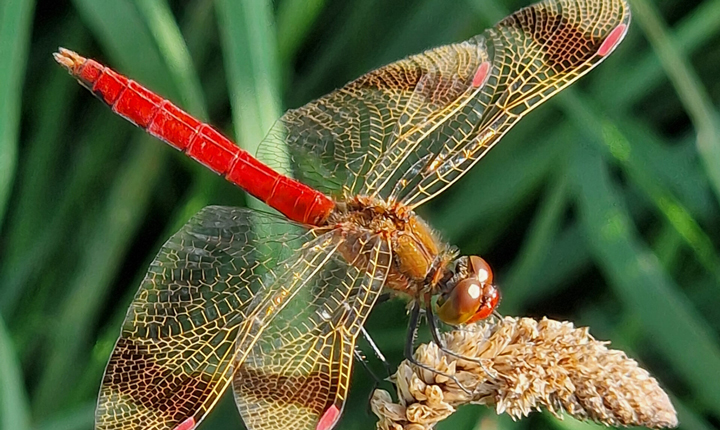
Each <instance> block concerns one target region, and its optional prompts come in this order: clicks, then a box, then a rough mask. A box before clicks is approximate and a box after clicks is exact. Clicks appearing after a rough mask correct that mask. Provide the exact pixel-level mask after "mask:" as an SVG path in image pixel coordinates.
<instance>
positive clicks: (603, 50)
mask: <svg viewBox="0 0 720 430" xmlns="http://www.w3.org/2000/svg"><path fill="white" fill-rule="evenodd" d="M626 31H627V24H620V25H618V26H617V27H615V28H614V29H613V31H611V32H610V34H609V35H608V37H607V38H606V39H605V40H604V41H603V43H602V45H600V49H598V55H599V56H601V57H604V56H606V55H608V54H610V53H611V52H612V51H613V49H615V47H616V46H618V45H619V44H620V42H621V41H622V40H623V37H625V33H626Z"/></svg>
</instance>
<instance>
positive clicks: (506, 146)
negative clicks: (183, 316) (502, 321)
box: [0, 0, 720, 430]
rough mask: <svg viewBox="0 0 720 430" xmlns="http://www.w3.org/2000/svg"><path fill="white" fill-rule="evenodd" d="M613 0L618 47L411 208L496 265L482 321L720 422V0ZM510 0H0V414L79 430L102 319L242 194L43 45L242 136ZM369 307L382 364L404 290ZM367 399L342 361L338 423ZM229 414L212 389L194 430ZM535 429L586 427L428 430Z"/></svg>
mask: <svg viewBox="0 0 720 430" xmlns="http://www.w3.org/2000/svg"><path fill="white" fill-rule="evenodd" d="M630 3H631V5H632V7H633V12H634V21H633V25H632V28H631V30H630V33H629V35H628V37H627V39H626V41H625V42H624V43H623V44H622V45H621V46H620V48H619V49H618V50H617V52H616V53H615V54H614V55H612V57H611V58H609V59H608V60H607V61H606V62H605V63H604V64H602V65H601V66H600V67H598V68H597V69H596V70H595V71H593V72H592V73H590V75H589V76H588V77H586V78H585V79H583V80H582V81H581V82H580V83H578V84H576V85H575V86H573V87H572V89H570V90H567V91H565V92H564V93H563V94H561V95H560V96H558V97H556V98H555V99H553V100H552V101H550V102H548V103H547V104H546V105H544V106H542V107H540V108H539V109H538V110H537V111H535V112H533V113H532V114H531V115H529V117H528V118H526V119H525V120H523V121H522V122H521V123H520V124H519V125H518V126H517V127H516V128H515V129H514V130H513V131H512V132H511V133H510V134H509V135H508V136H507V137H506V138H505V139H504V140H503V142H502V144H501V145H499V146H498V148H497V149H495V150H494V151H492V153H491V154H490V155H489V156H488V157H487V158H486V159H485V160H483V161H482V162H481V163H479V165H478V166H477V167H475V168H474V169H473V170H472V172H471V173H469V174H468V175H466V176H465V177H464V178H463V179H462V180H461V181H460V182H459V183H458V184H456V185H455V186H454V187H452V188H451V189H450V190H448V191H447V192H446V193H445V194H444V195H443V196H442V197H440V198H438V199H436V200H434V201H432V202H431V203H430V204H428V205H427V206H426V207H423V208H421V209H422V210H421V214H422V215H423V216H425V217H426V218H427V219H428V220H429V222H430V223H431V225H433V226H435V227H436V228H437V229H438V230H439V231H440V232H441V234H442V235H443V237H444V238H445V239H447V240H448V241H449V242H450V243H453V244H455V245H457V246H458V247H459V248H460V249H461V251H462V252H463V253H464V254H480V255H483V256H484V257H485V258H486V259H487V260H488V261H489V262H490V263H491V264H492V265H493V266H494V267H495V269H496V272H497V274H496V279H497V280H498V283H499V285H500V286H501V288H502V289H503V291H504V301H503V303H502V305H501V308H500V310H501V312H503V313H504V314H510V315H531V316H535V317H541V316H544V315H547V316H550V317H553V318H556V319H568V320H571V321H574V322H575V323H576V324H577V325H588V326H590V327H591V329H592V333H593V334H594V335H595V336H596V337H597V338H599V339H607V340H612V342H613V343H612V345H613V346H614V347H616V348H620V349H623V350H625V351H626V352H628V354H629V355H630V356H632V357H634V358H635V359H637V360H638V361H640V362H641V363H642V364H643V366H645V367H646V368H647V369H648V370H650V371H651V373H652V374H653V375H655V376H656V377H657V378H658V379H659V380H660V381H661V384H662V385H663V386H664V387H665V388H666V389H668V390H669V392H670V393H671V395H672V397H673V401H674V403H675V405H676V407H677V409H678V412H679V417H680V422H681V425H682V427H683V428H686V429H710V428H717V427H718V426H720V383H719V382H720V342H719V341H718V332H719V330H720V228H719V227H720V206H719V205H718V202H719V201H720V123H719V122H718V114H717V105H718V103H719V102H720V79H718V70H720V43H719V42H720V0H704V1H700V0H659V1H653V0H630ZM527 4H529V1H527V0H517V1H515V0H512V1H510V0H507V1H506V0H456V1H453V2H447V1H446V0H402V1H387V0H353V1H349V0H275V1H270V0H215V1H211V0H188V1H170V2H168V1H166V0H103V1H98V0H74V1H70V2H64V1H48V0H44V1H38V2H35V1H31V0H0V59H2V60H1V62H0V316H1V317H0V426H2V429H7V430H11V429H12V430H27V429H38V430H45V429H47V430H50V429H52V430H60V429H62V430H71V429H78V430H80V429H90V428H91V427H92V416H93V409H94V402H95V396H96V393H97V390H98V387H99V383H100V380H101V376H102V372H103V369H104V366H105V363H106V360H107V358H108V355H109V354H110V351H111V348H112V346H113V343H114V341H115V338H116V336H117V334H118V333H119V328H120V323H121V320H122V318H123V316H124V313H125V310H126V309H127V307H128V304H129V302H130V300H131V298H132V296H133V294H134V292H135V290H136V288H137V286H138V284H139V281H140V279H141V278H142V276H143V274H144V271H145V268H146V267H147V265H148V264H149V262H150V261H151V259H152V258H153V256H154V254H155V253H156V252H157V250H158V248H159V246H160V245H161V244H162V243H163V242H164V241H165V240H166V239H167V238H168V237H169V236H170V235H171V234H172V233H173V232H174V231H175V230H177V229H178V228H179V226H181V225H182V224H183V223H184V222H185V221H186V220H187V219H188V218H189V217H190V216H191V215H192V214H193V213H195V212H197V211H198V210H200V209H201V208H202V207H203V206H206V205H208V204H226V205H237V206H242V205H244V204H245V198H244V196H243V193H242V192H240V191H239V190H237V189H235V188H233V187H231V186H229V185H227V184H225V183H224V182H223V180H222V179H221V178H219V177H216V176H214V175H212V174H210V173H208V172H206V171H205V170H204V169H203V168H201V167H199V166H196V165H194V164H193V163H192V162H190V161H188V160H186V159H185V158H184V157H183V156H182V155H181V154H179V153H178V152H176V151H174V150H171V149H169V148H168V147H166V146H165V145H163V144H161V143H159V142H157V141H154V140H153V139H152V138H149V137H147V136H145V135H144V134H143V133H142V132H140V131H139V130H137V129H135V128H134V127H132V126H130V125H129V124H127V123H126V122H124V121H123V120H122V119H120V118H118V117H116V116H114V115H113V114H112V113H111V112H110V110H109V109H107V108H106V107H105V106H103V105H102V104H101V103H100V102H98V101H96V100H94V99H93V98H92V96H91V95H90V94H89V93H88V92H87V91H85V90H84V89H82V88H81V87H80V86H79V85H77V84H76V83H75V81H74V80H73V79H71V78H70V77H68V75H67V73H66V72H65V71H64V70H62V69H61V68H60V67H58V66H56V64H55V63H54V62H53V60H52V57H51V53H52V52H54V51H55V50H56V48H57V47H58V46H65V47H68V48H71V49H74V50H77V51H79V52H81V53H84V54H85V55H88V56H92V57H95V58H97V59H100V60H102V61H104V62H106V63H108V64H111V65H113V66H114V67H115V68H116V69H118V70H120V71H122V72H123V73H125V74H127V75H130V76H132V77H134V78H135V79H137V80H139V81H140V82H143V83H145V84H146V85H148V86H149V87H151V88H153V89H155V90H156V91H158V92H159V93H161V94H164V95H166V96H168V97H169V98H170V99H171V100H173V101H175V102H177V103H178V104H179V105H181V106H183V107H185V108H186V109H187V110H189V111H190V112H191V113H193V114H195V115H198V116H200V117H202V118H206V119H209V120H210V121H211V122H212V123H214V124H216V125H218V126H219V127H220V128H221V129H223V130H224V131H225V132H226V133H228V134H229V135H231V136H234V137H235V138H236V139H237V141H238V142H239V144H240V145H241V146H243V147H245V148H247V149H249V150H251V151H254V150H255V148H256V145H257V143H258V142H259V141H260V139H261V138H262V136H263V135H264V133H265V131H266V130H267V129H268V128H269V127H270V126H271V124H272V123H273V121H274V120H275V119H276V118H277V117H278V116H279V115H280V114H281V112H282V110H283V109H286V108H291V107H297V106H300V105H302V104H304V103H306V102H308V101H310V100H311V99H313V98H315V97H318V96H320V95H322V94H325V93H327V92H329V91H331V90H332V89H334V88H336V87H338V86H341V85H342V84H344V83H345V82H347V81H348V80H350V79H352V78H354V77H357V76H358V75H360V74H362V73H364V72H366V71H368V70H370V69H372V68H374V67H377V66H380V65H383V64H385V63H388V62H391V61H392V60H395V59H399V58H402V57H404V56H406V55H408V54H412V53H415V52H418V51H421V50H423V49H425V48H429V47H433V46H436V45H439V44H443V43H449V42H454V41H460V40H464V39H466V38H469V37H471V36H472V35H475V34H477V33H480V32H481V31H482V30H483V29H484V28H486V27H487V26H490V25H492V24H493V23H494V22H496V21H498V20H499V19H500V18H502V17H503V16H505V15H506V14H507V13H509V12H510V11H513V10H515V9H518V8H520V7H522V6H526V5H527ZM381 306H382V309H381V311H379V312H378V311H376V312H375V313H374V314H373V315H372V316H371V318H370V321H369V322H368V324H367V328H368V330H369V332H370V333H371V334H372V335H373V336H374V338H375V340H376V341H377V342H378V343H379V346H380V348H381V349H382V350H383V351H384V352H385V353H386V354H387V356H388V358H389V360H390V361H391V362H392V363H393V364H398V363H399V362H400V360H401V356H402V347H403V342H404V336H405V325H406V320H407V318H406V316H405V314H404V308H403V306H404V305H403V303H399V302H390V303H386V304H382V305H381ZM423 336H424V337H423V340H426V339H427V338H428V336H427V334H426V333H425V334H423ZM371 364H372V365H373V366H374V367H377V363H376V362H373V360H372V358H371ZM385 388H386V389H387V388H389V387H387V386H386V387H385ZM369 391H370V382H369V378H368V377H367V375H366V373H364V371H363V370H362V369H361V368H359V367H358V368H357V369H356V372H355V375H354V382H353V386H352V388H351V399H350V401H349V402H348V406H347V408H346V411H345V414H344V417H343V420H342V421H341V424H340V426H339V428H342V429H361V428H362V429H369V428H374V422H375V419H374V417H372V416H368V415H367V414H366V413H365V406H366V399H367V397H368V395H369ZM241 426H242V424H241V421H240V419H239V417H238V415H237V412H236V411H235V407H234V405H233V403H232V399H231V398H230V397H229V396H227V397H226V398H225V400H224V401H223V402H222V403H221V405H220V406H219V407H218V408H217V410H216V411H214V412H213V413H212V414H211V415H210V417H209V418H208V420H207V421H206V422H205V423H204V424H203V425H202V427H201V428H202V429H204V430H215V429H236V428H242V427H241ZM531 427H532V428H563V429H567V428H572V429H575V428H577V429H580V428H585V427H591V425H588V424H584V423H580V422H577V421H575V420H573V419H566V420H564V421H559V420H556V419H555V418H553V417H552V416H551V415H549V414H547V413H542V414H533V415H531V417H530V418H528V419H526V420H522V421H520V422H517V423H514V422H512V421H511V420H509V419H508V418H507V417H505V416H503V417H499V418H498V417H496V416H495V414H494V413H493V411H492V410H489V409H487V408H485V407H481V406H468V407H464V408H462V409H461V410H460V411H459V412H458V413H457V414H455V415H454V416H453V417H451V419H449V420H447V421H446V422H444V423H443V425H442V426H441V427H440V428H444V429H473V428H483V429H493V428H499V429H513V428H531Z"/></svg>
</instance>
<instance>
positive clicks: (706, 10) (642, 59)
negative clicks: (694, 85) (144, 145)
mask: <svg viewBox="0 0 720 430" xmlns="http://www.w3.org/2000/svg"><path fill="white" fill-rule="evenodd" d="M631 31H632V29H631ZM718 32H720V0H711V1H704V2H702V3H700V4H699V5H698V6H697V7H696V8H695V9H694V10H693V11H692V12H691V13H690V14H689V15H688V16H687V17H685V18H684V19H683V20H681V21H680V22H679V23H678V24H677V26H676V29H675V33H674V35H673V39H674V44H675V46H676V47H677V48H679V49H681V50H682V51H683V52H685V53H686V55H690V54H692V53H693V52H694V51H696V50H698V49H699V48H700V47H702V46H703V45H704V44H706V43H708V42H709V41H710V40H712V38H713V37H714V36H715V35H717V34H718ZM610 61H612V60H610ZM597 73H598V74H599V75H600V76H599V78H598V79H595V80H594V81H593V82H592V89H593V91H592V93H593V95H594V96H596V97H597V98H599V99H602V100H604V101H605V103H606V105H608V106H613V107H614V108H616V109H620V110H622V111H624V110H626V109H627V108H628V106H629V105H630V104H632V103H634V102H636V101H637V100H639V99H641V98H642V97H643V96H645V95H646V94H647V93H649V92H650V91H651V90H652V89H653V88H656V87H657V86H658V85H660V84H662V82H663V80H664V78H665V74H664V70H663V68H662V65H661V64H660V61H659V60H658V57H657V55H656V54H655V53H653V52H652V51H642V52H638V53H636V54H635V55H633V56H632V57H631V58H630V60H629V61H628V62H627V63H625V64H623V65H622V67H615V68H612V69H610V68H601V69H600V70H598V71H597ZM619 82H622V91H608V89H610V88H615V87H616V86H617V85H618V83H619Z"/></svg>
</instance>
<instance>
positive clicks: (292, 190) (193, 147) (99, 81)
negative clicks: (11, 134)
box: [55, 48, 335, 225]
mask: <svg viewBox="0 0 720 430" xmlns="http://www.w3.org/2000/svg"><path fill="white" fill-rule="evenodd" d="M55 59H56V60H57V61H58V62H59V63H60V64H62V65H63V66H64V67H65V68H66V69H67V70H68V71H69V72H70V74H71V75H73V76H74V77H75V78H76V79H77V80H78V81H79V82H80V83H81V84H82V85H83V86H85V87H86V88H88V89H89V90H90V91H92V92H93V94H95V95H96V96H97V97H98V98H100V99H101V100H103V101H104V102H105V103H106V104H107V105H108V106H110V108H111V109H112V110H113V112H115V113H117V114H118V115H120V116H122V117H123V118H125V119H127V120H128V121H130V122H132V123H133V124H135V125H137V126H138V127H140V128H143V129H145V130H146V131H147V132H148V133H150V134H151V135H153V136H155V137H157V138H159V139H160V140H162V141H164V142H166V143H168V144H170V146H172V147H174V148H176V149H179V150H181V151H183V152H185V153H186V154H187V155H188V156H190V157H191V158H192V159H194V160H196V161H198V162H200V163H202V164H203V165H205V166H207V167H208V168H209V169H211V170H212V171H213V172H215V173H217V174H219V175H222V176H224V177H225V178H226V179H227V180H229V181H230V182H232V183H233V184H235V185H237V186H239V187H240V188H242V189H244V190H245V191H247V192H248V193H249V194H251V195H253V196H255V197H257V198H258V199H260V200H262V201H263V202H265V203H267V204H268V205H269V206H271V207H273V208H275V209H277V210H278V211H280V212H281V213H283V214H284V215H285V216H287V217H288V218H290V219H292V220H293V221H296V222H300V223H303V224H310V225H322V224H323V223H324V222H325V220H326V219H327V217H328V216H329V214H330V212H331V211H332V210H333V208H334V207H335V202H334V201H333V200H332V199H330V198H329V197H327V196H325V195H324V194H323V193H321V192H319V191H316V190H314V189H312V188H310V187H308V186H307V185H305V184H302V183H300V182H298V181H295V180H294V179H292V178H289V177H287V176H284V175H282V174H280V173H278V172H276V171H274V170H273V169H271V168H270V167H268V166H266V165H265V164H263V163H261V162H260V161H259V160H257V159H256V158H255V157H253V156H252V155H250V153H248V152H247V151H245V150H243V149H241V148H240V147H238V146H237V145H235V144H234V143H233V142H232V141H230V140H229V139H228V138H226V137H225V136H223V135H222V134H221V133H220V132H219V131H217V130H215V129H214V128H213V127H211V126H210V125H208V124H205V123H203V122H201V121H199V120H197V119H195V118H193V117H192V116H191V115H190V114H188V113H187V112H185V111H183V110H182V109H180V108H179V107H177V106H175V105H174V104H173V103H172V102H170V101H169V100H167V99H165V98H163V97H161V96H159V95H157V94H155V93H153V92H152V91H150V90H149V89H147V88H145V87H143V86H142V85H140V84H138V83H137V82H135V81H133V80H131V79H128V78H127V77H125V76H123V75H121V74H119V73H117V72H115V71H114V70H112V69H110V68H108V67H105V66H103V65H102V64H100V63H98V62H97V61H95V60H90V59H86V58H84V57H82V56H80V55H78V54H77V53H75V52H73V51H69V50H67V49H62V48H61V49H60V52H59V53H57V54H55Z"/></svg>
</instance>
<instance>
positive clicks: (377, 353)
mask: <svg viewBox="0 0 720 430" xmlns="http://www.w3.org/2000/svg"><path fill="white" fill-rule="evenodd" d="M381 297H382V296H381ZM360 333H362V336H363V337H364V338H365V340H366V341H367V343H368V344H369V345H370V348H372V350H373V352H374V353H375V357H377V359H378V360H380V362H381V363H382V365H383V367H384V368H385V373H386V374H387V377H388V378H389V377H390V375H391V374H392V368H391V366H390V363H389V362H388V361H387V358H385V355H383V353H382V351H380V348H378V346H377V344H376V343H375V341H374V340H373V339H372V337H370V333H368V332H367V330H365V327H362V326H361V327H360ZM376 385H377V384H376ZM375 388H377V387H375Z"/></svg>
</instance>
